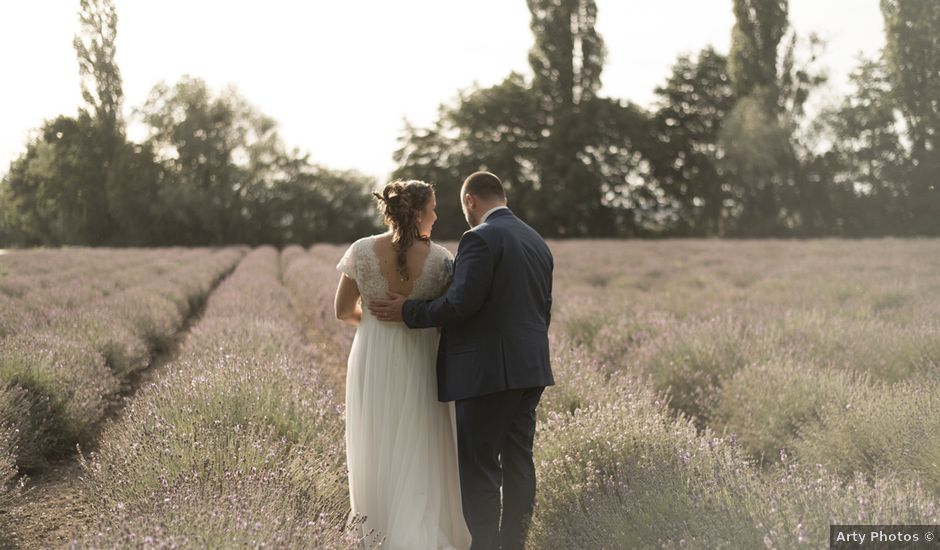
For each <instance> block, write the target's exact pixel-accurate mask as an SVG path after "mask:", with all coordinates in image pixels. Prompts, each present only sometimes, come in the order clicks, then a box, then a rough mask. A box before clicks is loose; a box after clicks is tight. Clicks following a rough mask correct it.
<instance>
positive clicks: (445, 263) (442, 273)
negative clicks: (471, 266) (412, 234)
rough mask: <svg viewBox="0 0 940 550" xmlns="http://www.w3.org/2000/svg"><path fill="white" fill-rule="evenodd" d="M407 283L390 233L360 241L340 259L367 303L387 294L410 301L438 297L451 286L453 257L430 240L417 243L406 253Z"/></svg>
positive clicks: (344, 270) (343, 268)
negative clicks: (402, 275)
mask: <svg viewBox="0 0 940 550" xmlns="http://www.w3.org/2000/svg"><path fill="white" fill-rule="evenodd" d="M405 259H406V266H407V268H408V280H404V281H403V280H402V277H401V275H400V274H399V272H398V253H397V251H395V249H394V248H393V246H392V237H391V234H390V233H383V234H381V235H372V236H371V237H364V238H362V239H359V240H358V241H356V242H355V243H353V245H352V246H350V247H349V249H348V250H347V251H346V254H344V255H343V258H342V259H341V260H340V262H339V264H338V265H337V267H339V268H340V270H342V271H343V272H344V273H346V275H348V276H349V277H351V278H353V279H355V281H356V283H357V284H358V286H359V294H360V296H362V301H363V303H364V304H368V303H369V301H370V300H372V299H373V298H385V297H387V293H388V291H392V292H396V293H399V294H404V295H405V296H409V297H411V298H416V299H427V298H435V297H437V296H440V295H441V294H443V293H444V291H445V290H446V289H447V286H448V284H449V283H450V276H451V269H452V266H453V263H452V262H453V255H452V254H451V253H450V251H449V250H447V249H446V248H444V247H443V246H441V245H439V244H435V243H432V242H430V241H416V242H415V243H414V244H412V245H411V247H409V249H408V251H407V252H406V254H405Z"/></svg>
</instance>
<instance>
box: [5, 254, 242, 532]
mask: <svg viewBox="0 0 940 550" xmlns="http://www.w3.org/2000/svg"><path fill="white" fill-rule="evenodd" d="M236 266H237V263H236ZM232 271H234V266H233V268H232V270H230V271H228V272H226V273H225V275H224V276H223V277H221V278H220V279H219V280H218V281H217V282H216V285H215V286H214V287H212V290H210V291H209V293H208V295H207V296H206V299H204V300H203V301H202V303H201V304H199V305H198V307H197V308H196V309H195V310H194V312H193V313H192V314H191V315H190V316H189V318H188V319H186V321H185V322H184V323H183V326H182V327H181V328H180V330H179V331H177V333H176V335H175V337H174V339H173V340H172V342H171V343H170V344H169V345H168V346H167V348H166V349H164V350H162V351H160V352H158V353H157V354H155V355H154V356H153V357H152V359H151V361H150V365H148V366H147V368H145V369H143V370H141V371H140V372H138V373H137V374H136V375H135V376H133V377H132V378H131V380H130V381H129V384H128V385H127V389H126V390H125V391H122V392H121V394H120V395H119V396H118V398H117V399H116V400H115V403H114V405H112V406H111V407H110V409H109V410H108V413H107V415H106V419H105V421H104V422H103V423H102V424H104V423H106V422H111V421H114V420H118V419H120V417H121V414H122V412H123V410H124V405H125V403H126V402H127V401H128V400H129V399H132V398H133V397H134V395H135V394H136V393H137V390H138V389H140V388H142V387H144V386H146V385H147V384H149V383H150V382H151V381H153V380H154V379H155V378H156V377H157V376H158V375H159V374H160V372H161V371H162V370H163V367H165V366H166V365H168V364H170V363H172V362H173V361H175V360H176V358H177V356H178V355H179V351H180V348H181V347H182V346H183V344H184V343H185V341H186V339H187V337H188V336H189V333H190V330H191V329H192V327H193V326H194V325H195V324H196V323H197V322H198V321H199V319H200V318H202V314H203V312H204V311H205V307H206V303H207V302H208V301H209V300H208V298H209V296H211V295H212V293H213V292H214V291H215V289H216V288H218V286H219V285H220V284H222V282H223V281H224V280H225V279H226V278H228V276H229V275H231V273H232ZM94 450H96V448H94V447H92V448H88V449H84V448H83V449H82V453H83V454H84V455H85V456H88V453H89V452H91V451H94ZM82 475H83V472H82V467H81V464H80V463H79V460H78V454H77V452H73V453H71V455H70V456H68V457H65V458H63V459H60V460H57V461H55V462H52V463H51V464H50V468H49V469H48V470H46V471H44V472H42V473H39V474H35V475H33V476H29V477H28V478H27V479H26V485H25V489H24V493H23V495H22V496H20V497H19V498H17V499H16V500H15V502H14V503H13V505H12V506H10V509H9V510H8V511H7V514H6V516H7V517H6V518H0V525H6V526H7V529H8V530H9V532H7V533H6V534H5V535H6V536H5V537H2V538H0V548H11V549H42V550H46V549H49V548H68V547H69V545H70V542H71V540H72V537H73V535H75V534H77V533H78V532H79V529H80V528H81V527H82V526H85V525H88V524H90V523H91V522H92V521H93V520H94V518H93V517H91V516H92V513H91V511H90V507H89V505H88V500H87V496H86V494H85V492H84V486H83V484H82V479H81V476H82Z"/></svg>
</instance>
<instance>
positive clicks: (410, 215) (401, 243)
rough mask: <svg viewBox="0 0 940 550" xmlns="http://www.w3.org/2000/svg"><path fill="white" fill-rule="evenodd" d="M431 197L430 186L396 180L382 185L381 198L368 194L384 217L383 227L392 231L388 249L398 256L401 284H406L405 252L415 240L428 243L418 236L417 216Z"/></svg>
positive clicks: (428, 238) (406, 265) (432, 192)
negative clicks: (373, 198) (374, 200)
mask: <svg viewBox="0 0 940 550" xmlns="http://www.w3.org/2000/svg"><path fill="white" fill-rule="evenodd" d="M433 194H434V187H432V186H431V184H429V183H425V182H423V181H418V180H408V181H404V180H396V181H393V182H391V183H389V184H388V185H386V186H385V188H384V189H382V193H381V194H379V193H372V195H373V196H374V197H375V199H376V201H377V202H378V205H379V211H380V212H381V213H382V215H383V216H384V217H385V225H387V226H389V228H391V230H392V246H393V247H394V248H395V251H396V252H397V253H398V262H397V263H398V274H399V276H401V280H402V281H407V280H408V264H407V261H406V257H407V256H406V255H407V253H408V249H409V248H411V245H412V244H414V242H415V241H416V240H417V241H428V240H430V237H428V236H427V235H419V234H418V216H419V215H420V214H421V211H422V210H424V207H425V206H427V204H428V201H429V200H431V195H433Z"/></svg>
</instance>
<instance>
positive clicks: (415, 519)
mask: <svg viewBox="0 0 940 550" xmlns="http://www.w3.org/2000/svg"><path fill="white" fill-rule="evenodd" d="M378 236H379V235H373V236H371V237H365V238H363V239H360V240H358V241H356V242H355V243H353V244H352V246H350V247H349V249H348V250H347V251H346V253H345V255H344V256H343V258H342V259H341V260H340V261H339V264H338V265H337V266H336V267H337V269H339V270H340V271H342V272H343V273H345V274H346V275H347V276H349V277H350V278H352V279H355V280H356V283H357V284H358V286H359V292H360V294H361V296H362V302H363V307H362V321H361V323H360V324H359V328H358V329H357V331H356V336H355V338H354V339H353V343H352V349H351V350H350V352H349V361H348V363H347V371H346V459H347V466H348V470H349V496H350V503H351V506H352V513H353V514H356V515H360V516H365V518H366V519H365V523H364V524H363V525H362V526H361V534H362V536H363V537H364V538H365V539H366V544H367V545H368V544H369V542H370V541H378V540H382V544H381V548H382V549H383V550H385V549H389V550H425V549H427V550H432V549H433V550H439V549H460V550H463V549H466V548H469V547H470V532H469V531H468V530H467V526H466V523H465V521H464V517H463V511H462V506H461V501H460V481H459V479H460V478H459V474H458V470H457V440H456V436H455V434H456V428H455V423H454V418H455V416H454V404H453V403H452V402H451V403H441V402H439V401H438V400H437V372H436V369H435V364H436V359H437V347H438V341H439V338H440V336H439V333H438V330H437V329H436V328H429V329H414V330H412V329H409V328H408V327H407V326H405V325H404V324H403V323H390V322H383V321H379V320H378V319H376V318H375V317H374V316H373V315H372V314H371V313H370V312H369V311H368V303H369V300H371V299H373V298H384V297H386V292H387V290H388V283H387V282H386V280H385V278H384V277H383V276H382V273H381V271H380V267H379V260H378V257H377V256H376V254H375V250H374V245H375V240H376V238H377V237H378ZM452 266H453V256H452V255H451V253H450V252H449V251H448V250H447V249H446V248H444V247H442V246H440V245H438V244H432V245H431V251H430V252H429V254H428V256H427V260H426V261H425V263H424V266H423V268H422V270H421V273H420V274H419V275H418V277H417V278H416V279H415V281H414V285H413V290H412V292H411V294H410V295H409V297H410V298H435V297H437V296H440V295H441V294H443V293H444V291H445V290H446V288H447V286H448V284H449V282H450V277H451V271H452ZM370 532H371V533H372V534H371V535H370ZM383 539H384V540H383Z"/></svg>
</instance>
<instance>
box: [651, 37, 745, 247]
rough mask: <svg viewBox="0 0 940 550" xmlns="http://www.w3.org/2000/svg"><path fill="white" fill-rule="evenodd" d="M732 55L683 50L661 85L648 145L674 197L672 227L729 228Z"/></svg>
mask: <svg viewBox="0 0 940 550" xmlns="http://www.w3.org/2000/svg"><path fill="white" fill-rule="evenodd" d="M727 64H728V60H727V57H725V56H724V55H722V54H720V53H718V52H716V51H715V50H714V49H713V48H710V47H709V48H706V49H704V50H702V51H701V52H699V54H698V57H697V58H696V59H694V60H693V59H692V58H691V57H689V56H681V57H679V59H678V60H677V61H676V64H675V65H674V66H673V68H672V74H671V75H670V76H669V78H668V79H667V81H666V83H665V84H664V85H663V86H661V87H659V88H657V89H656V94H657V96H658V97H659V100H658V103H659V108H658V109H657V111H656V113H655V115H654V116H653V122H652V128H653V132H654V136H655V140H656V141H655V146H653V147H649V148H647V151H648V153H647V155H648V156H649V158H650V162H651V165H652V168H653V175H654V180H655V183H656V184H657V185H658V186H659V187H661V188H662V189H663V191H664V192H665V193H666V195H667V196H668V197H669V200H670V201H671V202H672V203H673V205H674V209H675V212H676V214H675V215H676V222H675V225H674V227H672V228H671V232H672V233H675V234H678V235H685V236H720V235H723V234H724V233H725V232H726V227H725V223H726V218H728V217H729V216H730V214H729V213H728V212H727V211H726V210H727V204H726V200H727V199H729V197H730V193H729V191H728V189H727V186H726V185H725V184H724V179H723V177H722V175H721V174H720V173H719V170H718V161H719V158H720V156H721V154H722V152H721V148H720V146H719V143H718V141H719V139H718V138H719V131H720V129H721V125H722V123H723V121H724V120H725V119H726V118H727V116H728V113H729V112H730V111H731V109H732V108H733V107H734V103H735V96H734V91H733V90H732V86H731V79H730V77H729V75H728V71H727Z"/></svg>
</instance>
